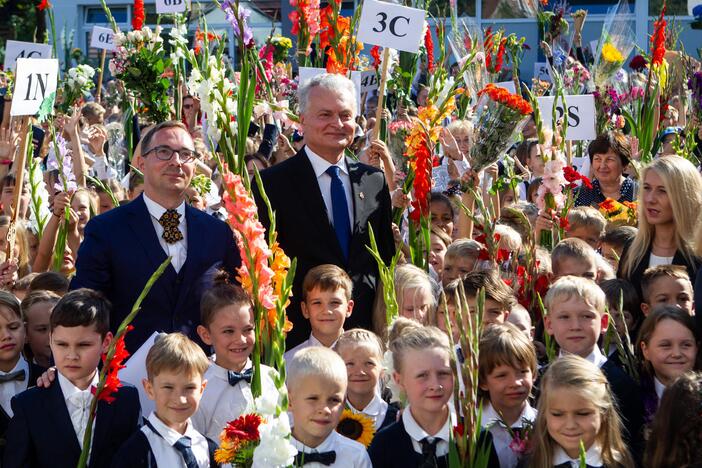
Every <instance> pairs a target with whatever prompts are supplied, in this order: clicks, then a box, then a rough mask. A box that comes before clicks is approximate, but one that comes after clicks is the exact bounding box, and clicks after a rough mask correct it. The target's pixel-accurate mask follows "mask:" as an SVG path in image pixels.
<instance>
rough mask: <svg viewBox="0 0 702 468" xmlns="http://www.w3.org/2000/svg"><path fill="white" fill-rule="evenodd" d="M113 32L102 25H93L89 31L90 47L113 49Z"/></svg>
mask: <svg viewBox="0 0 702 468" xmlns="http://www.w3.org/2000/svg"><path fill="white" fill-rule="evenodd" d="M114 38H115V32H114V31H113V30H112V29H110V28H103V27H102V26H93V32H92V33H90V47H94V48H96V49H103V50H115V49H116V47H115V43H114Z"/></svg>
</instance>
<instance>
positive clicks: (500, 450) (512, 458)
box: [481, 402, 536, 468]
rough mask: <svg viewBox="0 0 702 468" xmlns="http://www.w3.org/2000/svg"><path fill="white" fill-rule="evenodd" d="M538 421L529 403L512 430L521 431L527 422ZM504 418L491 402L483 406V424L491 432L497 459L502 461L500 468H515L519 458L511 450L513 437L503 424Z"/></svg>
mask: <svg viewBox="0 0 702 468" xmlns="http://www.w3.org/2000/svg"><path fill="white" fill-rule="evenodd" d="M535 420H536V410H535V409H534V408H532V407H531V406H530V405H529V403H527V404H526V406H525V407H524V410H523V411H522V414H520V415H519V419H517V421H516V422H515V423H514V424H512V426H511V427H512V428H513V429H516V428H519V429H521V428H522V427H523V426H524V424H525V421H528V422H530V423H534V421H535ZM501 421H502V418H501V417H500V415H499V414H498V413H497V411H496V410H495V408H493V407H492V404H491V403H490V402H487V404H485V405H483V415H482V419H481V424H482V426H483V427H484V428H486V429H489V430H490V434H491V435H492V443H493V446H494V447H495V452H497V458H499V459H500V468H514V467H515V466H517V463H518V462H519V457H518V456H517V454H516V453H514V451H513V450H512V449H511V448H509V444H510V443H512V436H511V435H510V433H509V431H508V430H507V427H505V426H504V425H503V424H502V422H501Z"/></svg>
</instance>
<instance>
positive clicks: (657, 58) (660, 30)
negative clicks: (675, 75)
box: [651, 3, 667, 67]
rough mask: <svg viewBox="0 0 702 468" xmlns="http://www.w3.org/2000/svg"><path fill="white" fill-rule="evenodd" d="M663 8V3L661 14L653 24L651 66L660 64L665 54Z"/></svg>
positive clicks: (665, 23) (664, 5) (664, 6)
mask: <svg viewBox="0 0 702 468" xmlns="http://www.w3.org/2000/svg"><path fill="white" fill-rule="evenodd" d="M665 8H666V4H665V3H663V8H662V9H661V15H660V16H659V17H658V20H657V21H656V22H655V23H654V26H653V27H654V30H653V36H651V67H654V66H660V65H662V64H663V57H664V56H665V27H666V25H667V22H666V20H665Z"/></svg>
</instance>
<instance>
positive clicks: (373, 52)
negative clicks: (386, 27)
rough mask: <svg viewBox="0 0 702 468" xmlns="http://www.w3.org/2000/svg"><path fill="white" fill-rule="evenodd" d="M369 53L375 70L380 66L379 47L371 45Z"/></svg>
mask: <svg viewBox="0 0 702 468" xmlns="http://www.w3.org/2000/svg"><path fill="white" fill-rule="evenodd" d="M370 55H371V57H373V68H375V69H376V70H377V69H378V67H379V66H380V47H378V46H373V48H372V49H371V50H370Z"/></svg>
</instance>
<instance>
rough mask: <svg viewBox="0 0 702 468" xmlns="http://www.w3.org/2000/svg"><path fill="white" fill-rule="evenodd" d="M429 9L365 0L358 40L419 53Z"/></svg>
mask: <svg viewBox="0 0 702 468" xmlns="http://www.w3.org/2000/svg"><path fill="white" fill-rule="evenodd" d="M426 13H427V12H426V11H424V10H418V9H416V8H410V7H405V6H400V5H396V4H394V3H387V2H378V1H376V0H365V1H364V2H363V10H362V11H361V20H360V22H359V27H358V40H359V41H361V42H367V43H369V44H374V45H379V46H382V47H389V48H392V49H397V50H403V51H405V52H412V53H414V54H416V53H417V51H419V43H420V42H421V40H422V30H423V29H424V17H425V16H426Z"/></svg>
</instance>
